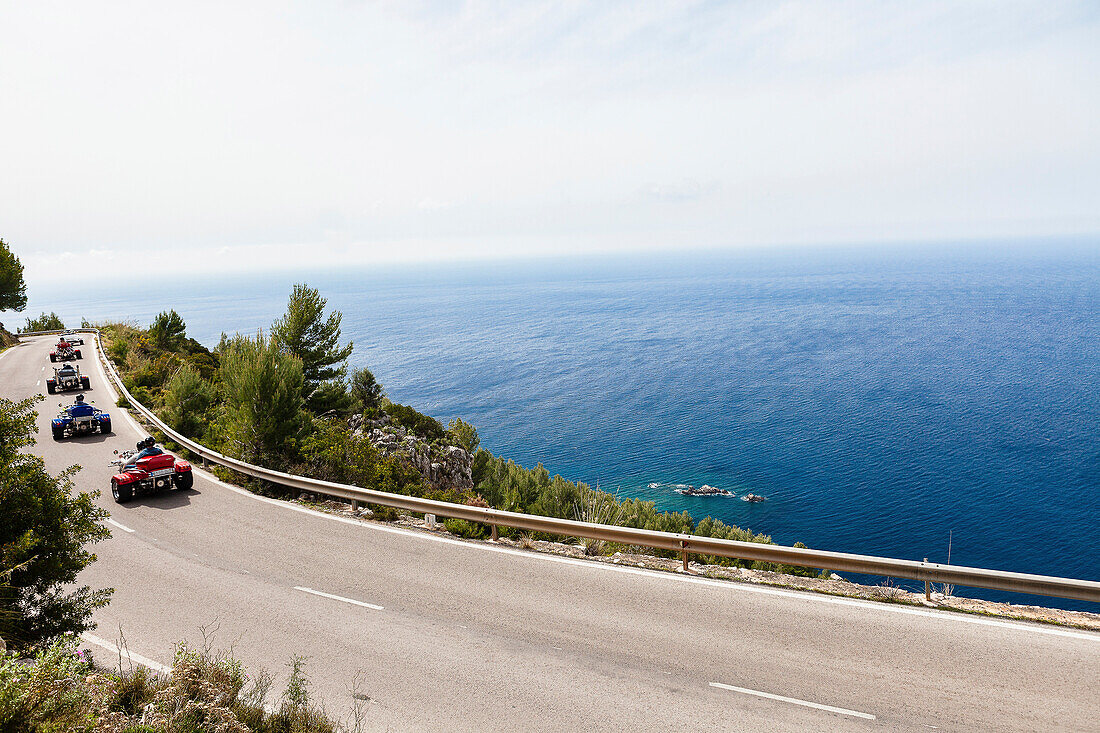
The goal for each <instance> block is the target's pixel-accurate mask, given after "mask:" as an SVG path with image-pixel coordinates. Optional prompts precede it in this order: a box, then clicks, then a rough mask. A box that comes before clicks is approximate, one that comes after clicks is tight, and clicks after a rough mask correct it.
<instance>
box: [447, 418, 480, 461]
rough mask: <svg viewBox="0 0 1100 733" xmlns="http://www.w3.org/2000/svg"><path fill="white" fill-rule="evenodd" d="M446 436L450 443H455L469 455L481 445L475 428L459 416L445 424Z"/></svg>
mask: <svg viewBox="0 0 1100 733" xmlns="http://www.w3.org/2000/svg"><path fill="white" fill-rule="evenodd" d="M447 437H448V438H449V439H450V441H451V444H452V445H457V446H458V447H459V448H462V449H463V450H464V451H466V452H467V453H469V454H470V455H474V454H475V453H476V452H477V449H478V446H479V445H481V438H480V437H478V434H477V428H475V427H474V426H473V425H471V424H470V423H468V422H466V421H465V420H463V419H462V418H460V417H456V418H455V419H454V420H451V424H450V425H448V426H447Z"/></svg>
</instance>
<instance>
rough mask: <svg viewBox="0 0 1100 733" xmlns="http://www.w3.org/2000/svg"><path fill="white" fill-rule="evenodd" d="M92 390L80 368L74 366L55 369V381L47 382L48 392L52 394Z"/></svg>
mask: <svg viewBox="0 0 1100 733" xmlns="http://www.w3.org/2000/svg"><path fill="white" fill-rule="evenodd" d="M91 388H92V385H91V382H90V381H88V378H87V377H85V376H84V375H82V374H81V373H80V367H78V366H75V365H73V364H66V365H64V366H62V367H60V368H58V367H54V368H53V379H47V380H46V391H47V392H49V393H50V394H54V393H55V392H69V391H71V390H74V389H91Z"/></svg>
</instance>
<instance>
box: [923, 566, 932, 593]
mask: <svg viewBox="0 0 1100 733" xmlns="http://www.w3.org/2000/svg"><path fill="white" fill-rule="evenodd" d="M924 561H925V562H928V558H927V557H926V558H924ZM924 600H926V601H928V602H929V603H931V602H932V584H931V583H930V582H929V581H927V580H926V581H924Z"/></svg>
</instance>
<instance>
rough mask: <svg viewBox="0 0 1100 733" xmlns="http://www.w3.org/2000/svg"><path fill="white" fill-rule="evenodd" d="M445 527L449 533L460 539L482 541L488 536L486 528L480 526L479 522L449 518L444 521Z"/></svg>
mask: <svg viewBox="0 0 1100 733" xmlns="http://www.w3.org/2000/svg"><path fill="white" fill-rule="evenodd" d="M443 526H444V527H445V528H446V530H447V531H448V532H450V533H451V534H454V535H458V536H459V537H468V538H470V539H474V540H477V539H481V538H482V537H484V536H485V535H486V534H488V532H487V530H486V529H485V526H484V525H482V524H478V523H477V522H468V521H466V520H465V519H455V518H453V517H448V518H446V519H444V520H443Z"/></svg>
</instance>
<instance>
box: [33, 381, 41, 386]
mask: <svg viewBox="0 0 1100 733" xmlns="http://www.w3.org/2000/svg"><path fill="white" fill-rule="evenodd" d="M34 386H35V387H41V386H42V380H41V379H39V380H38V381H37V382H35V383H34Z"/></svg>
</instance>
